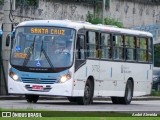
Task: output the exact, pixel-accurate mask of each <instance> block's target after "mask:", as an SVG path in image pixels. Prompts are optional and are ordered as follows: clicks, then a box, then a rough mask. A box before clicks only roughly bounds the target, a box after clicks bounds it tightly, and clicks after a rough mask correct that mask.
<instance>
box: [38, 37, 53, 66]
mask: <svg viewBox="0 0 160 120" xmlns="http://www.w3.org/2000/svg"><path fill="white" fill-rule="evenodd" d="M43 40H44V39H43ZM43 40H42V44H41V52H40V58H41V55H42V52H43V54H44V56H45V58H46V60H47V61H48V63H49V65H50V66H51V68H54V66H53V64H52V62H51V60H50V58H49V57H48V55H47V53H46V51H45V50H44V48H43Z"/></svg>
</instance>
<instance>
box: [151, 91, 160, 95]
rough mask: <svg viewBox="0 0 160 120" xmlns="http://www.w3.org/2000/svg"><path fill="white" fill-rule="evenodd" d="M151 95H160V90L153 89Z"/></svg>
mask: <svg viewBox="0 0 160 120" xmlns="http://www.w3.org/2000/svg"><path fill="white" fill-rule="evenodd" d="M151 96H160V91H156V90H152V92H151Z"/></svg>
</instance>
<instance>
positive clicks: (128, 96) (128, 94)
mask: <svg viewBox="0 0 160 120" xmlns="http://www.w3.org/2000/svg"><path fill="white" fill-rule="evenodd" d="M132 97H133V84H132V82H131V80H128V81H127V84H126V89H125V95H124V97H120V103H121V104H130V103H131V101H132Z"/></svg>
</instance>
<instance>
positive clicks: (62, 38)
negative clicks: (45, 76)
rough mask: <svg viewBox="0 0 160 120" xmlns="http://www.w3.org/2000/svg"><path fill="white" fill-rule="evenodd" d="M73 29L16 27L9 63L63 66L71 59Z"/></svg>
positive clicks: (30, 65)
mask: <svg viewBox="0 0 160 120" xmlns="http://www.w3.org/2000/svg"><path fill="white" fill-rule="evenodd" d="M74 38H75V30H74V29H69V28H59V27H18V28H17V29H16V31H15V38H14V41H13V47H12V52H11V65H14V66H20V67H32V68H37V67H39V68H49V69H50V68H51V69H52V68H64V67H69V66H71V64H72V61H73V43H74Z"/></svg>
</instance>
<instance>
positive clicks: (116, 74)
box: [100, 61, 125, 96]
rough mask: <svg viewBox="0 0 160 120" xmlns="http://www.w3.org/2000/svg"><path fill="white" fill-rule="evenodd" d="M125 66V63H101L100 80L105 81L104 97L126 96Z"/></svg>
mask: <svg viewBox="0 0 160 120" xmlns="http://www.w3.org/2000/svg"><path fill="white" fill-rule="evenodd" d="M123 66H124V63H123V62H110V61H100V71H101V72H100V80H103V95H102V96H124V90H125V81H124V72H123V71H122V67H123Z"/></svg>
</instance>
